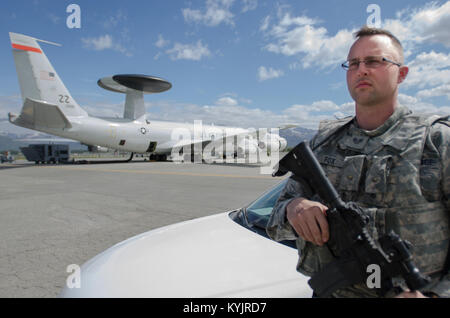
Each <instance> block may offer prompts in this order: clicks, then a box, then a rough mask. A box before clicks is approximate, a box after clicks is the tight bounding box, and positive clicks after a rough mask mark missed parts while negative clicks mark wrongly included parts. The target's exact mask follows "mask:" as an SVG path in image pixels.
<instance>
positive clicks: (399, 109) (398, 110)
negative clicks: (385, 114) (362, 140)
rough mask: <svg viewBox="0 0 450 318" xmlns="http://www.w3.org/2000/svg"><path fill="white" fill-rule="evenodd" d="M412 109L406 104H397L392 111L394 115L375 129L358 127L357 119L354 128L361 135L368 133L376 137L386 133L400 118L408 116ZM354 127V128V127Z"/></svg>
mask: <svg viewBox="0 0 450 318" xmlns="http://www.w3.org/2000/svg"><path fill="white" fill-rule="evenodd" d="M410 113H411V111H410V110H409V109H408V108H406V107H405V106H402V105H397V106H396V107H395V110H394V112H393V113H392V115H391V116H390V117H389V118H388V119H387V120H386V121H385V122H384V123H383V124H382V125H381V126H380V127H378V128H376V129H374V130H364V129H361V128H359V127H358V123H357V121H356V118H355V120H354V121H353V123H354V126H353V127H354V129H355V130H356V131H358V133H359V134H361V135H366V136H370V137H375V136H379V135H382V134H384V133H385V132H386V131H387V130H388V129H390V128H391V127H392V126H393V125H394V124H395V123H397V122H398V120H399V119H400V118H401V117H403V116H406V115H408V114H410ZM353 127H352V128H353Z"/></svg>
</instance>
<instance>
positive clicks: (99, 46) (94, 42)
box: [81, 34, 132, 57]
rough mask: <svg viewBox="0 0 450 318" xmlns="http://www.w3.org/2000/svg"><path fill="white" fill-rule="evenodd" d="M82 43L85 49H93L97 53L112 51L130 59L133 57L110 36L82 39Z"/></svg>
mask: <svg viewBox="0 0 450 318" xmlns="http://www.w3.org/2000/svg"><path fill="white" fill-rule="evenodd" d="M81 42H82V43H83V47H84V48H86V49H92V50H95V51H103V50H108V49H111V50H114V51H117V52H120V53H122V54H124V55H126V56H128V57H129V56H132V53H131V52H130V51H128V50H127V49H126V48H125V47H123V46H122V44H120V43H117V42H115V41H114V39H113V37H112V36H111V35H109V34H105V35H102V36H99V37H97V38H95V37H91V38H81Z"/></svg>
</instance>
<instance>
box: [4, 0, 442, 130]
mask: <svg viewBox="0 0 450 318" xmlns="http://www.w3.org/2000/svg"><path fill="white" fill-rule="evenodd" d="M71 3H75V4H78V5H79V7H80V9H81V28H79V29H75V28H74V29H70V28H68V27H67V24H66V20H67V17H68V16H69V15H70V13H67V12H66V8H67V6H68V5H69V4H71ZM130 3H132V5H131V4H130ZM369 4H376V5H377V6H378V7H379V8H380V17H381V21H380V22H381V26H382V27H385V28H387V29H389V30H390V31H392V32H393V33H394V34H395V35H397V36H398V37H399V38H400V40H401V41H402V43H403V45H404V47H405V51H406V64H409V66H410V74H409V76H408V79H407V80H406V82H405V83H404V84H402V86H401V89H400V97H399V99H400V102H401V103H403V104H405V105H407V106H409V107H410V108H412V109H414V110H416V111H429V112H434V113H441V114H449V113H450V101H449V100H450V52H449V48H450V32H449V31H448V30H449V29H450V1H434V2H428V1H411V0H408V1H404V0H396V1H376V0H372V1H360V0H347V1H342V0H341V1H338V0H327V1H324V0H323V1H322V0H319V1H264V0H192V1H175V0H172V1H156V0H155V1H153V0H146V1H144V0H133V1H129V2H127V3H125V1H115V0H109V1H102V0H96V1H93V0H89V1H87V0H71V1H62V0H58V1H56V0H15V1H9V0H8V1H3V2H2V10H1V12H0V29H1V30H2V32H0V60H1V69H2V73H1V86H0V119H4V118H6V117H7V113H8V112H10V111H12V112H16V113H18V112H20V109H21V98H20V90H19V85H18V81H17V76H16V73H15V67H14V62H13V57H12V53H11V44H10V42H9V36H8V32H10V31H11V32H16V33H22V34H26V35H30V36H33V37H36V38H39V39H44V40H48V41H52V42H57V43H60V44H62V45H63V46H62V47H56V46H51V45H47V44H41V47H42V49H43V50H44V52H45V53H46V55H47V57H48V58H49V59H50V61H51V62H52V64H53V66H54V68H55V69H56V71H57V72H58V74H59V75H60V77H61V78H62V80H63V81H64V83H65V84H66V86H67V87H68V89H69V91H70V92H71V94H72V95H73V97H74V98H75V99H76V100H77V101H78V103H79V104H80V105H81V106H82V107H83V108H85V109H86V110H87V111H88V112H89V113H90V114H92V115H98V116H113V117H116V116H118V117H122V114H123V102H124V98H125V97H124V96H123V95H121V94H117V93H112V92H109V91H106V90H103V89H102V88H100V87H98V86H97V84H96V82H97V80H98V79H99V78H101V77H104V76H111V75H114V74H127V73H128V74H130V73H137V74H146V75H153V76H158V77H162V78H164V79H166V80H168V81H170V82H171V83H172V85H173V87H172V89H171V90H169V91H167V92H164V93H161V94H155V95H146V97H145V101H146V109H147V112H148V113H149V117H150V118H153V119H162V120H173V121H187V122H193V121H194V120H203V122H204V123H215V124H223V125H233V126H242V127H254V128H259V127H277V126H278V125H280V124H285V123H296V124H299V125H301V126H303V127H307V128H313V129H315V128H317V124H318V122H319V121H320V120H321V119H326V118H328V119H329V118H333V117H334V116H337V117H341V116H345V115H351V114H353V112H354V110H353V107H354V106H353V105H354V104H353V101H352V100H351V98H350V95H349V94H348V91H347V87H346V84H345V72H344V71H343V70H342V69H341V68H340V63H342V62H343V61H344V60H345V59H346V55H347V52H348V48H349V47H350V45H351V43H352V42H353V38H352V33H353V32H354V31H356V30H357V29H358V28H360V27H361V26H362V25H364V24H366V23H367V19H368V18H369V17H370V16H371V14H373V13H374V12H373V11H371V12H367V7H368V6H369ZM10 126H12V125H10V124H9V123H5V122H4V121H3V122H2V123H0V130H3V131H5V130H9V129H10V128H11V127H10Z"/></svg>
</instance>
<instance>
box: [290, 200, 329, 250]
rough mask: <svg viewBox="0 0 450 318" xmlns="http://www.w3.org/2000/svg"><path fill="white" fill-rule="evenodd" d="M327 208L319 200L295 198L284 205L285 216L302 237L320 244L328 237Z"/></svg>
mask: <svg viewBox="0 0 450 318" xmlns="http://www.w3.org/2000/svg"><path fill="white" fill-rule="evenodd" d="M327 210H328V208H327V207H326V206H325V205H323V204H322V203H320V202H316V201H310V200H307V199H305V198H296V199H294V200H292V201H291V202H290V203H289V204H288V206H287V207H286V217H287V219H288V221H289V223H290V224H291V225H292V227H293V228H294V230H295V231H296V232H297V234H298V235H299V236H300V237H301V238H302V239H304V240H305V241H308V242H312V243H314V244H316V245H319V246H322V245H323V244H324V243H326V242H327V241H328V239H329V230H328V221H327V218H326V211H327Z"/></svg>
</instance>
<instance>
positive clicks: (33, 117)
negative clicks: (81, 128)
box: [9, 97, 72, 130]
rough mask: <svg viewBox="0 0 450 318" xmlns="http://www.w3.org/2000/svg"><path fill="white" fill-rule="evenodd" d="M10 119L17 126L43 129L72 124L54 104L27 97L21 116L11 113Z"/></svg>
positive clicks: (65, 126)
mask: <svg viewBox="0 0 450 318" xmlns="http://www.w3.org/2000/svg"><path fill="white" fill-rule="evenodd" d="M9 121H10V122H11V123H13V124H15V125H17V126H21V127H25V128H30V129H36V130H42V129H44V130H45V129H46V128H51V129H68V128H71V127H72V125H71V124H70V121H69V120H68V119H67V117H66V116H65V115H64V113H63V112H62V111H61V109H60V108H59V107H58V106H57V105H54V104H49V103H46V102H43V101H38V100H33V99H30V98H28V97H27V98H26V99H25V102H24V104H23V107H22V112H21V113H20V115H19V116H16V115H13V114H11V113H10V114H9Z"/></svg>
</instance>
